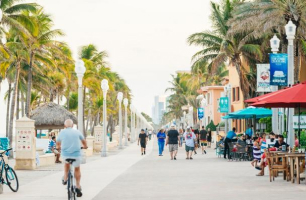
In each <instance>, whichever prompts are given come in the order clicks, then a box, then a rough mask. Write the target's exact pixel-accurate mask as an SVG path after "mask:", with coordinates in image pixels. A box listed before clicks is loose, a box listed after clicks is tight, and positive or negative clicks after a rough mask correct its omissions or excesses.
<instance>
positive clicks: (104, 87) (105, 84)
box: [101, 79, 109, 157]
mask: <svg viewBox="0 0 306 200" xmlns="http://www.w3.org/2000/svg"><path fill="white" fill-rule="evenodd" d="M101 88H102V91H103V145H102V151H101V156H102V157H106V156H107V147H106V145H107V141H106V140H107V119H106V116H107V113H106V112H107V110H106V95H107V90H108V89H109V85H108V81H107V80H106V79H103V80H102V82H101Z"/></svg>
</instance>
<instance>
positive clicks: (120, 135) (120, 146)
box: [119, 100, 123, 149]
mask: <svg viewBox="0 0 306 200" xmlns="http://www.w3.org/2000/svg"><path fill="white" fill-rule="evenodd" d="M122 148H123V146H122V108H121V101H120V100H119V149H122Z"/></svg>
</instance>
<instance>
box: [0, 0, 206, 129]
mask: <svg viewBox="0 0 306 200" xmlns="http://www.w3.org/2000/svg"><path fill="white" fill-rule="evenodd" d="M27 2H37V3H38V4H40V5H42V6H43V7H44V10H45V12H46V13H48V14H50V15H51V16H52V19H53V20H54V24H55V28H58V29H62V30H63V31H64V32H65V34H66V35H65V37H63V38H60V40H63V41H65V42H67V43H68V44H69V46H70V48H71V49H72V50H73V51H74V52H75V53H77V52H78V49H79V47H80V46H83V45H88V44H95V45H96V46H98V48H99V50H101V51H102V50H105V51H107V52H108V54H109V59H108V62H109V63H110V65H111V68H112V70H114V71H116V72H118V73H119V74H120V75H121V76H122V77H123V78H124V79H125V80H126V83H127V84H128V86H129V87H130V88H131V90H132V95H133V100H132V103H133V104H134V106H135V107H136V109H137V110H138V111H140V112H145V113H147V114H149V115H151V108H152V106H153V102H154V96H156V95H163V94H164V92H165V89H166V88H168V87H170V84H169V81H171V74H175V71H177V70H188V69H190V65H191V56H192V55H193V54H194V53H195V52H196V51H197V50H198V47H194V46H189V45H188V44H187V42H186V40H187V37H188V36H189V35H191V34H192V33H195V32H201V31H204V30H208V29H209V28H210V23H209V14H210V6H209V2H210V1H209V0H27ZM75 57H76V56H75ZM6 90H7V85H6V84H4V85H1V92H0V110H1V112H0V113H1V114H0V134H1V133H3V132H5V110H6V109H5V104H4V101H3V95H4V92H6Z"/></svg>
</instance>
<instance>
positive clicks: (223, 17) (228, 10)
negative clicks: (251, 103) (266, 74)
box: [188, 0, 263, 99]
mask: <svg viewBox="0 0 306 200" xmlns="http://www.w3.org/2000/svg"><path fill="white" fill-rule="evenodd" d="M241 1H242V0H241ZM241 1H240V0H222V3H221V4H217V3H214V2H211V8H212V15H211V21H212V24H213V31H204V32H201V33H195V34H192V35H191V36H190V37H189V38H188V42H189V44H190V45H198V46H201V47H203V49H202V50H201V51H199V52H197V53H196V54H195V55H194V56H193V60H194V65H195V64H198V63H201V62H208V63H209V65H208V69H209V70H210V71H211V73H213V72H215V71H216V69H217V68H218V67H220V66H222V65H223V64H224V63H225V62H227V61H228V63H229V65H230V66H232V67H235V68H236V70H237V72H238V76H239V77H240V87H241V91H242V92H243V96H244V99H247V98H249V97H250V83H249V81H248V80H247V78H246V73H247V71H248V70H247V66H250V67H254V60H261V59H262V57H263V56H262V52H261V47H260V45H259V44H257V43H258V41H254V40H253V41H245V40H244V38H245V34H241V33H237V34H235V35H228V31H229V26H228V25H227V23H228V21H229V19H230V18H231V17H232V12H233V8H234V6H235V5H236V4H237V3H238V2H241Z"/></svg>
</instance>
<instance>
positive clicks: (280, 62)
mask: <svg viewBox="0 0 306 200" xmlns="http://www.w3.org/2000/svg"><path fill="white" fill-rule="evenodd" d="M270 85H280V86H287V85H288V55H287V54H285V53H278V54H274V53H273V54H270Z"/></svg>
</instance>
